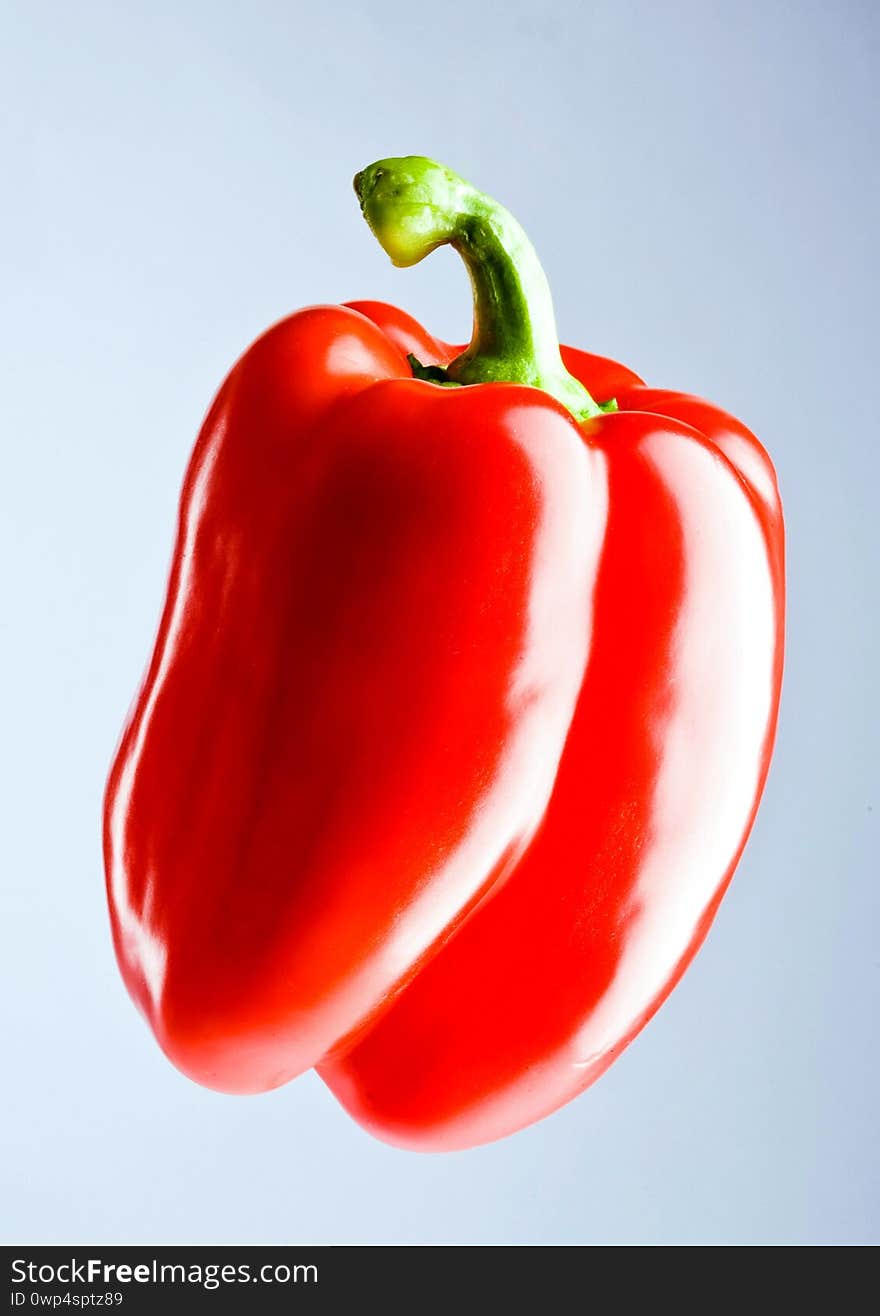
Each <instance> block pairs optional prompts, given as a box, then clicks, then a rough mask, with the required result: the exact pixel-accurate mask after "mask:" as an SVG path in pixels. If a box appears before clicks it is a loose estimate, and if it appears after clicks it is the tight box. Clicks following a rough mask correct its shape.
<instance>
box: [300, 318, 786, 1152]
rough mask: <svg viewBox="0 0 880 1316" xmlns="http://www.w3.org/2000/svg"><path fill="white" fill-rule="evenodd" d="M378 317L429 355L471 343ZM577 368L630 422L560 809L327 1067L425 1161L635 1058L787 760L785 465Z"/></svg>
mask: <svg viewBox="0 0 880 1316" xmlns="http://www.w3.org/2000/svg"><path fill="white" fill-rule="evenodd" d="M361 309H363V310H365V311H366V312H367V313H368V314H372V315H373V316H374V317H375V318H376V320H377V321H378V322H379V323H381V324H382V325H383V327H384V328H385V329H386V332H388V333H389V335H390V336H392V337H395V338H398V339H399V340H400V341H402V342H403V343H405V344H406V347H407V350H408V351H413V352H416V353H420V352H424V353H426V354H427V353H429V352H431V351H434V352H437V353H438V355H439V354H440V353H443V355H439V359H441V360H443V359H444V357H445V359H450V358H451V356H452V355H454V354H455V352H456V351H457V349H453V348H446V349H445V350H444V349H443V348H442V347H440V348H439V349H438V347H437V345H436V343H435V342H434V340H429V341H425V342H423V343H421V344H419V343H417V342H416V341H415V339H414V338H413V335H414V334H415V332H416V331H415V327H414V326H413V324H412V322H411V321H409V320H408V318H407V320H406V322H405V324H404V325H403V326H402V327H401V325H400V320H399V317H398V316H397V315H396V313H393V312H391V311H390V310H389V309H388V308H383V307H380V306H377V305H375V304H361ZM563 355H564V359H565V362H566V365H567V366H568V368H569V370H571V371H572V373H573V374H575V375H576V376H577V377H578V378H580V379H581V380H582V381H583V382H584V383H585V384H586V386H587V387H588V388H589V390H590V392H591V393H592V394H593V396H599V397H608V396H615V395H616V397H617V400H618V405H619V408H620V410H619V411H618V412H617V413H614V414H611V415H608V416H604V417H602V418H599V419H597V420H594V421H591V422H588V423H587V424H585V425H583V426H582V434H583V441H584V443H585V444H586V446H588V447H589V448H590V450H591V451H593V452H594V453H596V454H601V455H602V458H603V460H604V461H605V463H606V465H607V472H608V479H609V512H608V523H607V532H606V541H605V546H604V550H603V554H602V559H601V564H600V568H599V572H598V577H597V582H596V593H595V611H594V618H593V627H592V633H591V643H590V652H589V656H588V658H587V661H586V663H585V667H584V674H583V682H582V686H581V690H580V695H579V699H578V704H577V710H576V712H575V715H574V719H573V721H572V724H571V728H570V731H569V734H568V739H567V742H566V746H565V750H564V752H563V756H562V760H561V762H560V766H559V771H558V775H557V777H556V782H555V785H554V790H553V795H552V798H551V801H550V805H549V807H548V809H547V812H546V815H545V817H544V819H543V822H542V824H541V827H540V829H539V831H538V833H537V835H536V836H535V838H534V840H533V841H532V843H531V845H530V847H529V849H528V851H527V853H526V854H525V855H524V856H523V858H522V859H521V860H520V861H519V863H518V865H517V866H516V868H515V869H514V871H513V872H512V874H511V875H510V876H509V877H508V879H507V881H506V882H505V883H504V884H503V886H501V887H499V888H498V889H497V890H496V891H495V892H494V893H493V894H492V896H491V898H490V899H488V900H486V901H485V902H484V903H483V904H482V905H481V906H480V908H479V909H477V910H476V911H475V912H474V914H473V915H472V916H471V918H470V919H469V921H468V922H467V923H466V924H465V926H464V927H462V928H461V929H460V930H459V931H458V933H457V934H456V935H455V936H454V937H453V938H452V939H451V940H450V941H449V943H448V944H447V945H445V946H444V947H443V948H442V949H441V950H440V951H439V953H438V954H437V955H436V956H435V957H434V959H433V960H432V961H431V963H430V964H427V965H426V966H425V967H424V968H423V970H422V972H421V973H420V974H419V975H418V977H417V978H416V979H415V980H414V981H413V982H412V983H411V984H410V985H409V986H408V987H407V988H406V990H405V991H404V992H403V993H402V994H401V995H400V996H399V997H398V999H397V1000H396V1002H395V1003H394V1005H393V1006H392V1007H391V1009H390V1011H389V1012H388V1013H387V1014H385V1015H384V1017H383V1018H382V1019H381V1020H379V1021H378V1023H377V1024H376V1026H375V1027H374V1028H373V1029H372V1031H370V1032H369V1033H368V1034H367V1035H366V1036H365V1037H364V1038H363V1039H362V1040H360V1041H359V1042H358V1044H357V1045H355V1046H353V1047H350V1048H348V1049H345V1048H340V1051H339V1052H338V1053H337V1054H336V1055H333V1056H331V1057H329V1058H328V1059H327V1060H326V1061H325V1062H324V1063H323V1064H322V1065H321V1067H320V1071H319V1072H320V1073H321V1075H322V1077H323V1078H324V1079H325V1081H326V1082H327V1083H328V1084H329V1085H330V1087H331V1088H332V1090H333V1091H334V1092H335V1094H336V1095H337V1096H338V1097H339V1099H340V1100H341V1101H342V1103H343V1104H344V1106H345V1107H346V1109H347V1110H348V1111H349V1112H350V1113H351V1114H352V1115H353V1116H354V1117H355V1118H356V1119H357V1120H359V1121H360V1122H361V1123H362V1124H363V1125H364V1126H365V1127H366V1128H367V1129H369V1130H370V1131H371V1132H372V1133H374V1134H376V1135H377V1136H379V1137H381V1138H384V1139H386V1140H388V1141H390V1142H393V1143H396V1144H399V1145H402V1146H406V1147H412V1148H418V1149H421V1150H441V1149H449V1148H459V1147H466V1146H471V1145H473V1144H476V1143H482V1142H487V1141H490V1140H491V1139H494V1138H499V1137H501V1136H503V1135H505V1134H507V1133H510V1132H512V1131H514V1130H516V1129H518V1128H521V1127H523V1126H524V1125H526V1124H529V1123H531V1122H532V1121H534V1120H536V1119H539V1118H541V1117H542V1116H544V1115H547V1114H549V1113H550V1112H551V1111H553V1110H555V1109H556V1108H557V1107H559V1106H560V1105H562V1104H563V1103H564V1102H566V1101H568V1100H570V1099H571V1098H572V1097H574V1096H576V1095H577V1094H578V1093H579V1092H581V1091H582V1090H583V1089H584V1088H586V1087H587V1086H589V1084H590V1083H592V1082H593V1081H594V1080H595V1079H596V1078H598V1077H599V1076H600V1075H601V1074H602V1073H603V1072H604V1071H605V1070H606V1069H607V1068H608V1066H609V1065H610V1064H611V1063H612V1061H613V1060H615V1059H616V1057H617V1056H618V1055H620V1053H621V1051H622V1050H623V1048H624V1047H625V1046H626V1045H627V1044H628V1043H629V1042H630V1041H631V1040H632V1038H633V1037H634V1036H635V1035H636V1033H637V1032H638V1031H639V1030H640V1029H641V1028H642V1027H643V1025H644V1024H645V1023H646V1022H647V1021H648V1019H649V1018H650V1017H651V1015H652V1014H653V1013H654V1012H655V1011H656V1010H657V1009H658V1007H659V1006H660V1005H661V1004H662V1002H663V1000H664V999H665V998H666V996H667V995H668V993H669V992H670V991H671V989H672V988H673V986H674V985H675V983H676V982H677V981H678V979H679V978H680V977H681V975H682V973H683V972H684V970H685V969H686V968H687V966H688V964H689V963H690V961H691V959H692V958H693V956H694V955H695V954H696V952H697V950H698V949H699V946H700V945H701V943H702V941H703V939H704V937H705V935H706V933H707V931H708V928H709V925H710V923H711V921H712V919H713V917H714V915H715V913H716V911H717V908H718V905H719V902H720V900H721V897H722V895H723V894H724V891H725V889H726V887H727V884H728V882H729V880H730V877H731V876H732V873H733V869H734V867H735V865H736V862H737V860H738V858H739V855H740V853H741V851H742V848H743V845H744V844H745V840H746V837H747V835H748V832H749V829H750V827H751V824H752V821H753V819H754V815H755V811H756V808H757V804H758V799H759V796H760V793H761V790H762V787H763V784H764V780H765V777H766V773H767V768H768V764H769V759H770V752H771V749H772V741H773V735H774V730H775V725H776V716H777V709H778V703H779V691H780V683H781V676H782V645H783V608H784V564H783V533H782V516H781V509H780V504H779V499H778V493H777V488H776V480H775V476H774V472H773V468H772V465H771V464H770V461H769V458H768V457H767V455H766V453H765V452H764V450H763V448H762V447H761V445H760V444H759V443H758V441H757V440H756V439H755V437H754V436H753V435H752V434H751V433H750V432H749V431H748V430H747V429H746V428H745V427H744V426H743V425H741V424H740V423H739V422H738V421H736V420H734V419H733V418H732V417H730V416H727V415H725V414H724V413H723V412H722V411H720V410H718V409H717V408H715V407H713V406H711V405H710V404H708V403H706V402H702V401H700V400H698V399H696V398H691V397H688V396H686V395H684V394H678V393H673V392H664V391H659V390H654V389H649V388H646V387H644V386H642V385H641V383H640V382H638V380H637V377H635V376H633V375H632V373H631V372H628V371H625V370H624V369H623V368H622V367H620V366H618V365H616V364H615V363H613V362H609V361H603V360H601V359H600V358H596V357H590V356H587V355H586V354H584V353H579V352H576V351H573V350H571V349H567V350H566V349H564V350H563Z"/></svg>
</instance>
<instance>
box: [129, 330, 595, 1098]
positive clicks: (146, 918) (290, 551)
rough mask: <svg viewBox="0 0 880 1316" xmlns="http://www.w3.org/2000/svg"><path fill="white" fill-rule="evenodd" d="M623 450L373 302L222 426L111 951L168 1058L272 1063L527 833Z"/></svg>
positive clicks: (202, 482)
mask: <svg viewBox="0 0 880 1316" xmlns="http://www.w3.org/2000/svg"><path fill="white" fill-rule="evenodd" d="M606 507H607V488H606V478H605V471H604V468H603V464H602V461H601V459H600V458H599V457H598V456H597V454H595V453H593V452H591V451H590V450H589V449H587V448H585V447H584V445H583V444H582V443H581V441H580V437H579V434H578V431H577V427H576V425H575V424H574V422H573V421H572V420H571V418H570V417H569V416H568V415H567V414H566V413H565V412H564V410H563V409H562V408H561V407H560V406H559V404H558V403H556V402H554V401H553V400H552V399H550V398H548V397H546V396H545V395H543V394H541V393H540V392H538V391H537V390H534V389H524V388H510V389H495V388H474V389H443V388H437V387H435V386H433V385H429V384H425V383H420V382H418V381H416V380H413V379H412V377H411V373H410V370H409V367H408V365H407V363H406V360H405V358H404V356H403V355H402V354H401V352H400V351H399V349H398V348H397V347H395V346H394V344H393V343H392V342H391V341H390V340H389V339H388V338H387V337H386V336H385V335H383V334H382V333H381V332H380V331H379V330H378V329H377V328H376V326H375V325H374V324H373V323H371V322H370V321H369V320H368V319H367V318H365V317H364V316H363V315H361V314H359V313H358V312H357V311H355V310H351V309H346V308H344V307H325V308H316V309H313V310H307V311H302V312H300V313H299V314H297V315H294V316H292V317H291V318H290V319H288V320H286V321H284V322H283V323H282V324H280V325H278V326H276V328H274V329H273V330H271V331H270V332H269V333H268V334H266V335H265V336H264V337H263V338H261V339H260V340H259V341H258V342H257V343H256V344H255V345H254V346H253V347H252V348H251V349H250V351H249V352H247V353H246V355H245V356H244V357H243V358H242V360H241V361H240V362H239V363H238V365H237V366H236V367H235V369H234V370H233V371H232V373H231V374H230V376H229V378H228V379H227V381H226V383H225V384H224V385H223V387H222V389H221V391H220V393H219V395H218V398H217V400H216V402H215V403H214V406H213V408H212V409H211V412H210V414H209V416H208V418H207V420H206V422H205V425H204V428H203V430H202V433H201V436H200V438H199V441H198V443H197V446H196V449H195V452H194V454H193V458H192V462H191V465H190V468H189V471H188V474H187V477H186V482H185V486H184V491H183V498H182V507H181V517H180V528H179V534H178V542H177V546H176V549H175V553H174V559H173V565H172V571H171V580H170V586H169V592H168V600H167V604H166V607H165V612H164V616H163V618H162V622H161V626H160V631H159V636H158V640H157V643H156V648H155V652H154V655H153V658H152V662H151V664H150V667H149V670H148V673H147V676H146V679H145V682H144V685H143V688H142V690H141V693H140V695H139V697H138V699H137V701H136V704H135V707H134V709H133V711H132V715H131V718H130V721H129V724H128V727H127V729H126V731H125V733H124V737H123V740H122V744H121V746H120V749H119V752H118V755H117V758H116V761H115V764H114V766H113V770H112V773H111V777H110V782H109V786H108V793H107V801H106V815H105V850H106V867H107V875H108V894H109V899H110V908H111V915H112V923H113V933H114V939H115V945H116V951H117V955H118V957H119V961H120V965H121V968H122V972H123V975H124V978H125V980H126V983H127V985H128V987H129V990H130V991H131V993H132V995H133V996H134V998H135V1000H136V1001H137V1002H138V1004H139V1005H140V1007H141V1009H142V1010H143V1011H144V1013H145V1014H146V1016H147V1018H148V1019H149V1022H150V1023H151V1025H152V1027H153V1029H154V1031H155V1033H156V1036H157V1038H158V1040H159V1042H160V1044H161V1045H162V1047H163V1048H164V1050H165V1051H166V1052H167V1054H168V1055H169V1057H170V1058H171V1059H172V1060H173V1061H174V1062H175V1064H177V1065H178V1066H179V1067H180V1068H181V1069H182V1070H184V1071H185V1072H186V1073H187V1074H189V1075H191V1076H192V1077H193V1078H196V1079H198V1080H199V1081H200V1082H202V1083H204V1084H207V1085H208V1086H211V1087H215V1088H219V1089H222V1090H225V1091H230V1092H253V1091H260V1090H262V1089H265V1088H270V1087H273V1086H277V1085H278V1084H280V1083H283V1082H286V1081H287V1080H288V1079H290V1078H292V1077H294V1076H295V1075H296V1074H298V1073H300V1072H301V1071H302V1070H304V1069H307V1068H309V1067H310V1066H312V1065H314V1064H315V1063H316V1062H317V1061H318V1060H320V1059H321V1057H322V1056H323V1055H324V1054H325V1053H326V1052H327V1051H328V1049H330V1048H331V1047H332V1046H333V1045H335V1044H337V1043H339V1042H340V1040H341V1039H344V1038H346V1037H347V1036H349V1035H350V1034H351V1033H352V1031H353V1030H355V1029H358V1028H363V1027H364V1025H365V1023H366V1022H367V1021H368V1020H369V1019H370V1018H371V1017H372V1015H373V1014H374V1013H375V1012H376V1011H377V1010H378V1009H379V1008H380V1007H383V1006H385V1005H387V1003H388V1001H389V998H390V995H391V994H392V993H393V992H394V991H396V990H398V989H399V987H400V986H401V984H403V983H404V982H405V981H406V980H407V978H408V977H410V976H411V975H412V973H413V972H414V969H415V967H416V966H417V965H418V964H419V963H420V961H421V960H422V959H423V958H424V957H425V956H426V955H427V954H429V953H430V951H431V950H432V948H434V947H435V945H436V943H437V941H438V939H439V938H441V937H446V936H448V935H449V933H450V932H451V930H452V929H453V928H454V927H455V925H456V923H457V922H458V921H459V920H460V919H461V918H462V917H463V915H464V914H465V913H466V912H467V910H468V909H469V908H470V907H471V906H472V905H473V904H474V903H475V902H476V901H477V900H479V899H480V897H481V896H483V895H484V893H485V892H486V890H487V889H489V888H490V887H491V886H492V884H493V882H495V881H496V880H497V879H498V877H499V875H500V874H502V873H503V872H504V871H505V869H506V868H507V867H509V866H510V864H511V862H512V861H513V859H514V858H515V857H516V856H517V855H518V854H519V853H520V852H521V851H522V849H523V848H524V846H525V845H526V844H527V842H528V840H529V839H530V837H531V834H532V833H533V831H534V829H535V828H536V826H537V825H538V823H539V821H540V818H541V816H542V814H543V811H544V808H545V806H546V803H547V799H548V797H549V794H550V789H551V787H552V783H553V778H554V776H555V773H556V769H557V766H558V760H559V755H560V752H561V750H562V746H563V743H564V740H565V736H566V733H567V728H568V724H569V722H570V720H571V716H572V712H573V709H574V705H575V700H576V696H577V690H578V685H579V683H580V679H581V672H582V669H583V663H584V659H585V655H586V652H587V647H588V644H589V632H590V621H589V618H590V611H591V607H592V594H593V584H594V579H595V571H596V564H597V560H598V554H599V552H600V549H601V545H602V540H603V535H604V529H605V514H606Z"/></svg>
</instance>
